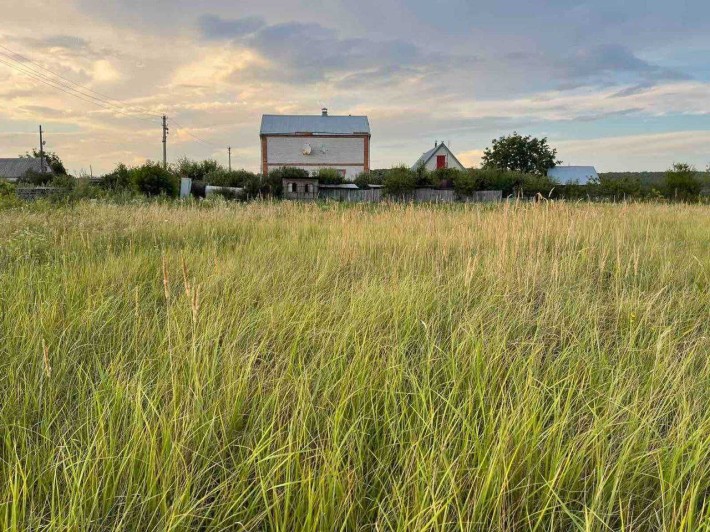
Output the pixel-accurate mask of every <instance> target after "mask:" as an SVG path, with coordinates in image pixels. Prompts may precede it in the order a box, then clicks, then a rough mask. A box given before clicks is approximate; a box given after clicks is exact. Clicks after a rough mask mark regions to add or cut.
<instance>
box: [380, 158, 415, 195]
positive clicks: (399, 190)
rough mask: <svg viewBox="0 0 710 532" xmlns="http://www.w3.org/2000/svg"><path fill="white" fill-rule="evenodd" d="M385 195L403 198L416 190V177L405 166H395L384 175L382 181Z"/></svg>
mask: <svg viewBox="0 0 710 532" xmlns="http://www.w3.org/2000/svg"><path fill="white" fill-rule="evenodd" d="M383 185H384V189H385V193H386V194H388V195H390V196H405V195H408V194H411V193H412V192H413V191H414V189H415V188H417V176H416V174H415V173H414V172H412V171H411V170H410V169H409V168H407V167H406V166H404V165H402V166H395V167H394V168H392V169H390V170H388V171H387V173H385V176H384V179H383Z"/></svg>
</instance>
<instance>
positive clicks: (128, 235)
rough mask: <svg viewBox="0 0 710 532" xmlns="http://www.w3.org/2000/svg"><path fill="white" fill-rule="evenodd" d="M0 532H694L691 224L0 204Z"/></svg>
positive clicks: (698, 480)
mask: <svg viewBox="0 0 710 532" xmlns="http://www.w3.org/2000/svg"><path fill="white" fill-rule="evenodd" d="M0 227H2V228H3V232H2V235H0V429H1V434H2V441H0V481H2V484H1V485H0V528H2V529H15V530H19V529H43V528H45V529H53V530H79V529H87V528H93V529H131V530H149V529H156V530H165V529H171V530H180V529H189V528H198V527H204V528H206V529H214V530H222V529H236V530H239V529H244V530H264V529H269V530H336V529H342V530H359V529H377V530H450V529H457V528H461V529H471V530H488V529H498V530H520V529H533V530H565V531H566V530H610V529H611V530H622V529H623V530H649V529H650V530H653V529H665V530H687V531H691V530H699V529H708V528H710V357H709V356H708V355H709V354H710V211H709V210H708V208H707V207H701V206H695V207H693V206H668V205H589V204H581V205H565V204H549V205H518V206H516V205H503V206H496V207H477V206H471V207H462V206H456V207H433V206H432V207H426V206H419V207H414V206H402V205H393V206H364V207H363V206H361V207H351V208H345V207H340V206H319V205H293V204H287V203H281V204H250V205H228V204H217V205H212V206H205V205H203V206H198V205H186V206H177V205H170V204H150V205H134V206H112V205H103V204H94V205H91V204H80V205H79V206H77V207H75V208H71V209H70V208H65V209H60V210H51V209H48V208H43V207H41V206H36V207H32V208H27V209H25V210H6V211H4V212H0Z"/></svg>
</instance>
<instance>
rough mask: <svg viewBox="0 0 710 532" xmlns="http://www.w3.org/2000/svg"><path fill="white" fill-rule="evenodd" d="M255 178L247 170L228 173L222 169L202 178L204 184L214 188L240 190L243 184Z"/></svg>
mask: <svg viewBox="0 0 710 532" xmlns="http://www.w3.org/2000/svg"><path fill="white" fill-rule="evenodd" d="M255 176H256V174H254V173H253V172H249V171H248V170H232V171H231V172H230V171H229V170H225V169H224V168H218V169H216V170H213V171H212V172H210V173H209V174H207V175H206V176H205V178H204V182H205V183H207V184H208V185H211V186H214V187H235V188H241V187H243V186H244V183H245V182H247V181H249V180H250V179H253V178H254V177H255ZM198 181H200V180H198ZM193 182H194V181H193Z"/></svg>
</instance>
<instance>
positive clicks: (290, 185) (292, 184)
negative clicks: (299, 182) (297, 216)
mask: <svg viewBox="0 0 710 532" xmlns="http://www.w3.org/2000/svg"><path fill="white" fill-rule="evenodd" d="M289 188H290V190H291V192H294V193H295V192H298V189H297V188H296V183H289Z"/></svg>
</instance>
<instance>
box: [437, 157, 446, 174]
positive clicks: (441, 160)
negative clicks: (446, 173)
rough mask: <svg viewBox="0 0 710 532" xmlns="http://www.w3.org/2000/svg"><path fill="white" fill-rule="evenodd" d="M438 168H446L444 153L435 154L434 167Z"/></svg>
mask: <svg viewBox="0 0 710 532" xmlns="http://www.w3.org/2000/svg"><path fill="white" fill-rule="evenodd" d="M439 168H446V155H437V156H436V169H437V170H438V169H439Z"/></svg>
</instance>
